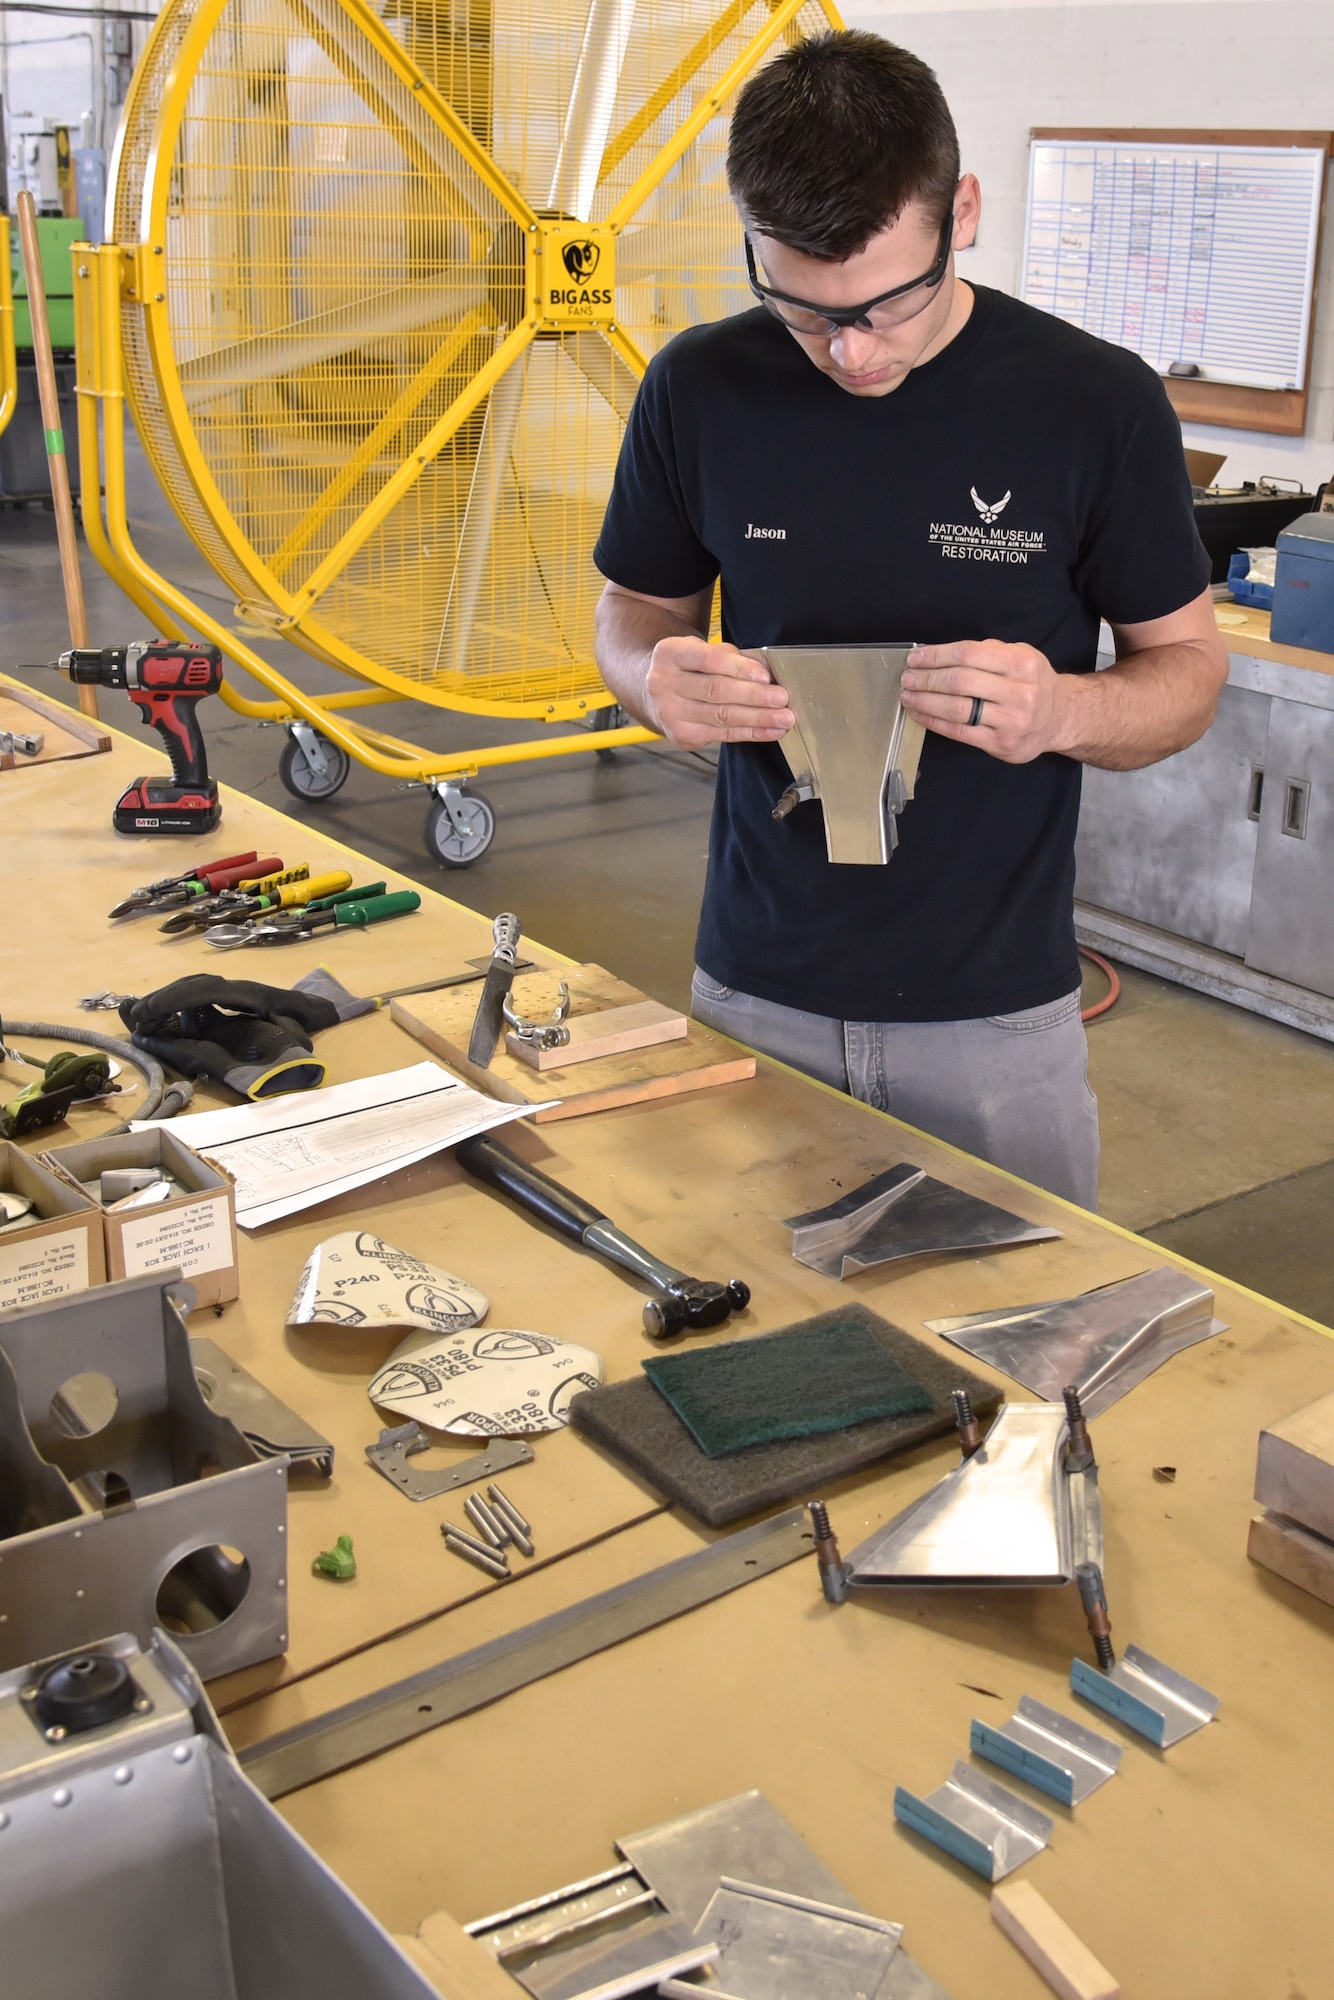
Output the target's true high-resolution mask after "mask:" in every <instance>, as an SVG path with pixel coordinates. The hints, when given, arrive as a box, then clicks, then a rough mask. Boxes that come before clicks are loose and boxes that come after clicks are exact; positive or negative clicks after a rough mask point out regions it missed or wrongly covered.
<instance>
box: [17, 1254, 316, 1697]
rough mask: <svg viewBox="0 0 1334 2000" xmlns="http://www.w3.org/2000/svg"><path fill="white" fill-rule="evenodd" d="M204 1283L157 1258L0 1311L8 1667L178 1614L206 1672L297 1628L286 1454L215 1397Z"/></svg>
mask: <svg viewBox="0 0 1334 2000" xmlns="http://www.w3.org/2000/svg"><path fill="white" fill-rule="evenodd" d="M191 1296H192V1295H191V1294H190V1293H189V1290H188V1287H184V1286H182V1285H181V1283H180V1280H179V1278H178V1276H177V1275H176V1274H175V1273H170V1274H168V1276H167V1277H166V1278H165V1279H164V1278H163V1277H162V1275H161V1274H160V1273H152V1274H150V1275H148V1276H145V1277H141V1278H127V1279H123V1280H121V1281H120V1282H119V1283H115V1284H109V1285H99V1286H97V1287H96V1288H95V1289H94V1290H93V1291H91V1292H80V1293H76V1294H75V1295H74V1296H73V1297H70V1298H65V1299H60V1300H58V1301H56V1302H55V1303H53V1304H50V1305H45V1306H29V1307H24V1308H21V1309H17V1310H14V1311H11V1312H6V1313H2V1314H0V1538H2V1539H0V1573H2V1574H3V1577H4V1600H5V1601H4V1617H3V1619H0V1670H3V1669H4V1668H7V1667H12V1666H16V1665H18V1664H20V1663H21V1662H23V1661H25V1660H32V1659H40V1658H43V1657H45V1656H47V1655H49V1654H52V1653H56V1652H65V1651H69V1650H72V1649H74V1648H76V1647H79V1646H83V1645H88V1644H91V1643H92V1642H93V1641H94V1640H97V1639H100V1638H102V1637H103V1635H104V1634H106V1633H107V1632H116V1631H125V1630H128V1631H130V1632H133V1634H134V1635H135V1638H136V1639H137V1640H138V1642H139V1644H140V1645H142V1646H147V1645H149V1644H150V1642H151V1640H152V1637H153V1633H154V1631H155V1630H156V1629H157V1628H158V1627H159V1626H161V1625H166V1624H169V1625H171V1627H172V1636H173V1638H174V1640H175V1642H176V1644H177V1645H178V1646H179V1647H180V1649H181V1651H182V1653H183V1654H184V1655H185V1656H186V1658H187V1659H188V1660H189V1662H190V1665H191V1666H192V1667H193V1669H194V1670H195V1672H196V1673H198V1674H199V1675H200V1676H201V1677H203V1678H204V1679H206V1680H207V1679H211V1678H212V1677H213V1676H214V1675H217V1674H225V1673H231V1672H233V1671H234V1670H235V1669H237V1668H238V1667H246V1666H252V1665H254V1664H255V1662H257V1661H259V1660H267V1659H271V1658H272V1657H273V1656H274V1654H275V1653H280V1652H281V1651H282V1650H283V1648H284V1646H285V1645H286V1644H287V1460H286V1458H285V1457H284V1458H280V1459H277V1460H276V1461H275V1460H268V1461H266V1460H265V1459H263V1458H262V1457H261V1456H260V1454H259V1453H258V1452H257V1451H256V1450H255V1448H254V1446H253V1445H252V1444H251V1443H250V1442H249V1440H248V1439H247V1438H246V1437H245V1436H244V1435H243V1434H242V1432H241V1431H240V1430H239V1429H238V1427H237V1426H236V1425H235V1424H234V1423H233V1422H232V1421H231V1420H230V1419H229V1418H227V1417H225V1416H223V1415H222V1414H220V1413H219V1412H218V1411H216V1410H213V1409H210V1407H209V1405H208V1403H207V1401H206V1400H205V1398H204V1395H203V1392H202V1390H201V1389H200V1386H199V1383H198V1380H197V1378H196V1376H195V1371H194V1367H193V1365H192V1359H191V1350H190V1340H189V1335H188V1334H187V1332H186V1327H185V1320H184V1317H183V1310H182V1306H183V1302H184V1301H185V1300H187V1299H188V1298H190V1297H191ZM93 1376H103V1377H105V1378H106V1382H105V1383H104V1384H103V1385H102V1390H103V1394H102V1396H101V1397H100V1398H93V1397H90V1396H89V1394H88V1393H87V1390H88V1389H89V1387H90V1385H89V1382H88V1378H89V1377H93ZM108 1384H109V1385H110V1388H109V1389H108V1387H107V1385H108ZM112 1392H114V1393H112ZM95 1405H96V1406H97V1409H96V1415H93V1414H92V1412H93V1410H94V1408H95ZM85 1412H88V1413H89V1414H87V1415H85V1414H84V1413H85ZM230 1549H234V1550H237V1551H239V1552H240V1555H241V1557H242V1558H243V1560H242V1562H241V1563H239V1564H237V1563H236V1562H234V1561H233V1559H232V1558H231V1557H230V1556H228V1554H227V1553H226V1552H227V1551H228V1550H230ZM169 1579H170V1580H169Z"/></svg>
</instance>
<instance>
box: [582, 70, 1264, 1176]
mask: <svg viewBox="0 0 1334 2000" xmlns="http://www.w3.org/2000/svg"><path fill="white" fill-rule="evenodd" d="M728 173H729V179H730V183H731V188H732V193H733V197H734V199H735V200H736V203H737V206H738V208H739V210H740V212H741V218H742V222H743V225H744V228H745V231H746V238H747V257H748V259H749V268H750V270H751V273H752V288H753V290H754V291H755V293H756V295H757V297H758V298H759V299H760V300H761V301H762V303H761V304H760V305H759V306H758V307H757V308H756V309H755V310H753V311H751V312H748V313H744V314H741V315H739V316H737V317H736V318H733V319H729V320H723V321H720V322H718V323H716V324H714V325H711V326H704V327H699V328H696V329H693V330H691V331H690V332H688V333H685V334H682V335H680V336H679V337H678V338H677V339H675V340H674V341H672V342H671V343H670V344H669V345H668V347H667V348H666V349H665V350H664V351H663V352H662V353H661V354H660V355H658V356H657V357H656V359H655V360H654V362H653V364H652V366H651V367H650V369H649V372H648V376H647V378H646V380H645V382H644V384H643V386H642V388H641V391H640V394H639V398H638V401H637V404H636V407H635V411H634V414H633V417H632V419H631V423H630V426H629V430H628V432H627V435H626V439H625V444H624V447H623V449H622V453H621V458H620V463H619V466H618V468H617V474H616V482H615V487H614V490H613V493H612V497H611V502H610V505H609V507H608V510H607V516H606V520H605V523H604V526H603V530H602V535H601V537H600V539H599V542H598V546H597V549H596V552H595V560H596V562H597V564H598V567H599V568H600V569H601V571H602V573H603V575H604V576H605V577H606V578H607V579H608V582H607V587H606V590H605V592H604V594H603V598H602V601H601V604H600V606H599V612H598V628H599V640H598V659H599V662H600V664H601V667H602V671H603V674H604V676H605V679H606V682H607V685H608V687H610V688H611V689H612V691H613V692H614V693H615V695H616V697H617V699H618V700H619V701H620V702H621V703H622V704H623V705H624V706H625V707H626V708H628V709H629V710H630V711H631V712H632V713H633V714H635V715H636V716H638V717H639V718H640V719H641V720H642V721H643V722H645V723H647V724H648V725H649V726H650V727H651V728H653V729H656V730H659V731H660V732H661V733H662V734H663V735H664V736H665V737H667V739H668V740H669V741H670V742H672V743H675V744H678V745H681V746H683V747H686V748H690V749H697V748H700V747H702V746H703V745H706V744H710V743H717V744H721V745H722V749H721V752H720V755H719V767H718V789H717V797H716V803H715V808H714V817H713V829H712V836H711V846H710V857H709V873H708V882H707V887H706V890H705V898H704V908H703V912H702V915H701V920H700V928H699V938H698V943H697V948H696V956H697V961H698V969H697V972H696V976H695V981H694V1011H695V1013H696V1015H697V1016H699V1018H701V1019H702V1020H704V1021H706V1022H708V1023H710V1024H711V1025H713V1026H716V1027H719V1028H721V1029H723V1030H724V1031H726V1032H728V1033H730V1034H733V1035H735V1036H737V1038H738V1039H740V1040H742V1041H745V1042H748V1043H750V1044H751V1045H752V1046H754V1047H757V1048H759V1049H762V1050H764V1051H766V1052H767V1053H769V1054H771V1055H774V1056H777V1057H779V1058H781V1059H782V1060H784V1061H786V1062H789V1063H792V1064H794V1065H795V1066H796V1067H798V1068H800V1069H803V1070H805V1071H807V1072H808V1073H809V1074H811V1075H813V1076H816V1077H819V1078H821V1079H822V1080H824V1081H825V1082H827V1083H830V1084H833V1085H834V1086H835V1087H837V1088H839V1089H843V1090H851V1091H852V1092H853V1094H854V1095H856V1096H857V1097H860V1098H862V1099H864V1100H865V1101H866V1102H868V1103H871V1104H875V1105H877V1106H878V1107H879V1108H880V1109H882V1110H885V1111H889V1112H892V1113H893V1114H894V1115H895V1116H896V1117H899V1118H902V1119H904V1120H906V1121H907V1122H908V1123H909V1124H912V1125H916V1126H919V1127H921V1128H922V1129H924V1130H926V1131H929V1132H932V1133H935V1134H936V1135H937V1136H938V1137H940V1138H943V1139H946V1140H949V1141H951V1142H953V1143H954V1144H956V1145H960V1146H962V1147H965V1148H966V1149H967V1150H968V1151H970V1152H973V1153H977V1154H980V1155H981V1156H982V1157H983V1158H985V1159H989V1160H991V1161H993V1162H994V1163H996V1164H997V1165H999V1166H1003V1167H1007V1168H1009V1169H1011V1170H1012V1171H1013V1172H1015V1173H1018V1174H1020V1175H1022V1176H1024V1177H1025V1178H1026V1179H1029V1180H1032V1181H1036V1182H1037V1183H1038V1184H1039V1185H1041V1186H1043V1187H1046V1188H1049V1189H1051V1190H1052V1191H1053V1192H1055V1193H1058V1194H1062V1195H1065V1196H1067V1197H1068V1198H1070V1199H1071V1200H1074V1201H1077V1202H1080V1203H1082V1204H1083V1205H1084V1206H1086V1207H1088V1208H1093V1207H1095V1206H1096V1203H1097V1158H1098V1129H1097V1105H1096V1102H1095V1100H1094V1098H1093V1095H1092V1093H1091V1091H1090V1090H1089V1087H1088V1080H1087V1058H1088V1050H1087V1044H1086V1041H1085V1037H1084V1030H1083V1024H1082V1022H1081V1020H1080V1003H1079V962H1078V957H1077V954H1076V948H1075V937H1074V918H1073V890H1074V836H1075V828H1076V823H1077V820H1078V814H1079V789H1080V765H1081V764H1085V763H1087V764H1095V765H1100V766H1102V767H1104V768H1106V769H1111V770H1132V769H1136V768H1138V767H1139V766H1141V765H1145V764H1151V763H1154V762H1155V761H1157V760H1158V759H1159V758H1162V757H1167V756H1170V755H1171V754H1172V752H1174V751H1176V750H1181V749H1183V748H1184V747H1185V746H1186V745H1187V744H1189V743H1192V742H1194V741H1195V739H1196V738H1197V737H1198V736H1200V735H1201V734H1202V733H1203V732H1204V730H1205V729H1206V728H1207V727H1208V725H1209V723H1210V721H1211V719H1212V717H1213V712H1214V707H1215V704H1216V702H1217V698H1218V692H1219V689H1220V688H1221V686H1222V684H1223V681H1224V679H1225V678H1226V673H1227V660H1226V654H1225V652H1224V649H1223V647H1222V644H1221V642H1220V640H1219V638H1218V635H1217V630H1216V627H1215V624H1214V618H1213V613H1212V607H1211V600H1210V595H1209V589H1208V578H1209V563H1208V559H1207V557H1206V556H1205V554H1204V551H1203V549H1202V547H1201V545H1200V541H1199V537H1198V535H1197V534H1196V532H1195V525H1194V518H1193V514H1192V510H1191V496H1190V487H1189V482H1188V479H1187V475H1186V471H1185V465H1184V460H1183V456H1182V450H1181V435H1180V429H1179V427H1178V424H1177V421H1176V418H1175V417H1174V415H1173V413H1172V410H1171V407H1170V405H1169V403H1168V401H1167V398H1166V395H1165V393H1164V391H1163V388H1162V385H1161V383H1160V382H1159V380H1158V379H1157V377H1156V376H1155V375H1154V374H1153V373H1152V372H1151V370H1150V369H1148V368H1147V367H1146V366H1145V365H1144V364H1143V363H1142V362H1141V361H1140V360H1138V358H1137V357H1135V356H1134V355H1132V354H1130V353H1128V352H1127V351H1125V350H1124V349H1121V348H1116V347H1112V346H1109V345H1107V344H1106V343H1104V342H1102V341H1099V340H1095V339H1093V338H1091V337H1090V336H1088V335H1086V334H1083V333H1081V332H1079V331H1078V330H1077V329H1075V328H1072V327H1069V326H1067V325H1065V324H1064V323H1063V322H1061V321H1059V320H1056V319H1053V318H1050V317H1049V316H1047V315H1046V314H1043V313H1039V312H1036V311H1034V310H1033V309H1031V308H1030V307H1027V306H1024V305H1021V304H1020V303H1018V302H1017V301H1016V300H1014V299H1011V298H1009V297H1007V296H1006V295H1004V294H1003V293H999V292H993V291H988V290H984V289H983V288H982V287H980V286H969V285H966V284H964V283H962V282H961V281H960V280H959V279H958V278H957V277H956V275H955V271H954V256H953V253H954V251H955V250H958V249H962V248H965V247H966V246H967V245H968V244H970V243H971V242H972V240H973V236H974V233H975V231H976V228H977V218H978V213H979V207H980V194H979V189H978V185H977V182H976V180H975V179H974V178H973V176H972V175H971V174H965V175H964V176H963V177H962V178H960V175H959V156H958V145H957V141H956V138H955V134H954V127H953V123H952V121H951V118H950V114H949V110H948V107H947V106H946V104H945V100H944V98H943V96H942V95H941V92H940V89H939V86H938V85H937V83H936V80H935V77H934V75H933V74H932V72H931V71H930V70H929V69H927V68H926V66H925V65H924V64H923V63H922V62H920V61H919V60H918V59H917V58H916V57H915V56H912V55H910V54H909V53H908V52H907V51H906V50H903V49H899V48H896V47H894V46H893V45H892V44H890V43H888V42H885V41H882V40H881V39H880V38H879V37H878V36H875V35H870V34H864V33H859V32H846V33H838V34H829V35H824V36H821V37H819V38H817V39H815V40H812V41H808V42H804V43H802V44H800V45H799V46H797V47H795V48H791V49H788V50H786V51H785V52H784V53H783V54H782V55H780V56H779V57H778V58H777V59H776V60H775V61H774V62H772V63H771V64H770V65H769V66H768V67H766V68H765V69H763V70H761V71H760V72H759V73H758V74H757V75H756V76H754V77H753V78H752V79H751V80H750V82H749V83H748V84H747V85H746V87H745V89H744V90H743V91H742V93H741V95H740V97H739V99H738V102H737V105H736V110H735V114H734V118H733V124H732V134H731V141H730V146H729V152H728ZM718 578H720V579H721V586H722V619H723V627H722V629H723V642H722V643H721V644H717V645H711V644H710V643H709V642H708V638H707V634H708V629H709V613H710V606H711V602H712V595H713V588H714V582H715V579H718ZM1100 617H1103V618H1106V619H1107V621H1108V622H1109V624H1110V625H1111V628H1112V632H1113V635H1114V637H1115V641H1116V655H1117V657H1116V663H1115V665H1114V666H1112V667H1110V668H1108V669H1107V670H1106V671H1105V672H1103V673H1099V674H1095V673H1094V672H1093V671H1092V670H1093V666H1094V659H1095V653H1096V643H1097V632H1098V622H1099V618H1100ZM878 641H879V642H895V641H899V642H904V641H913V642H919V643H918V645H917V650H916V651H915V652H914V654H913V655H912V657H911V660H910V663H909V666H910V671H909V672H908V673H907V674H906V675H905V677H904V690H905V692H904V705H905V707H906V708H908V709H909V711H910V712H911V713H912V714H913V715H914V716H916V717H917V718H918V719H919V720H920V721H921V722H922V723H923V724H924V725H925V728H926V729H927V731H928V732H929V734H928V736H927V738H926V741H925V744H924V747H923V752H922V758H921V765H920V770H919V775H918V780H917V786H916V795H915V797H914V799H913V801H912V802H911V803H910V804H909V805H908V806H907V807H906V808H905V810H904V811H903V813H902V814H901V815H900V817H899V820H898V828H899V842H900V844H899V847H898V849H897V851H896V852H895V854H894V857H893V859H892V860H891V862H890V863H889V865H888V866H887V867H884V868H876V867H848V866H842V867H840V866H834V865H831V864H830V863H829V862H828V860H827V859H826V856H825V846H824V835H823V826H822V816H821V810H820V807H819V806H818V804H815V803H810V804H805V805H800V806H798V807H797V808H796V810H795V811H794V812H793V813H792V814H791V815H790V816H789V817H788V818H786V819H784V820H781V821H778V820H775V819H774V818H773V817H772V808H773V805H774V802H775V800H776V799H777V797H778V796H779V794H780V793H781V792H782V791H783V789H784V788H785V786H786V785H787V783H788V782H789V779H790V773H789V771H788V769H787V765H786V762H785V760H784V758H783V755H782V752H781V750H780V749H779V747H778V746H779V742H780V740H781V738H782V737H783V735H784V734H785V733H786V732H787V730H788V729H790V728H791V727H792V724H793V720H794V718H793V715H792V711H791V710H790V709H789V708H788V706H787V696H786V693H785V691H784V690H783V688H781V687H778V686H775V685H773V684H772V683H771V681H770V679H769V676H768V675H767V673H766V672H765V670H764V669H763V667H761V666H760V665H759V664H758V663H757V662H756V661H754V660H751V659H748V658H746V657H745V656H744V655H743V653H742V652H741V651H739V650H738V648H741V647H756V646H761V645H776V644H782V643H788V644H807V645H813V644H837V643H844V644H867V643H874V642H878Z"/></svg>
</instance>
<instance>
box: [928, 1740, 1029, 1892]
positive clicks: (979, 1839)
mask: <svg viewBox="0 0 1334 2000" xmlns="http://www.w3.org/2000/svg"><path fill="white" fill-rule="evenodd" d="M894 1817H895V1819H896V1820H898V1821H900V1823H901V1824H902V1825H904V1826H906V1827H910V1828H911V1829H912V1831H913V1832H914V1833H920V1834H921V1836H922V1838H923V1839H924V1840H929V1841H931V1842H932V1843H933V1844H934V1845H935V1846H936V1847H939V1848H943V1850H944V1851H945V1853H946V1854H952V1855H953V1856H954V1859H955V1860H956V1861H962V1862H964V1863H965V1865H966V1866H967V1867H969V1868H973V1869H976V1871H977V1873H978V1874H979V1875H981V1876H983V1877H985V1879H986V1880H987V1881H988V1882H999V1881H1001V1880H1002V1878H1003V1877H1004V1876H1006V1875H1010V1874H1013V1872H1014V1870H1015V1869H1016V1868H1022V1866H1023V1864H1024V1863H1025V1861H1031V1860H1032V1859H1033V1856H1034V1855H1035V1854H1040V1853H1041V1852H1042V1850H1043V1848H1044V1847H1045V1846H1046V1845H1047V1842H1048V1841H1049V1840H1050V1839H1051V1836H1052V1821H1051V1820H1049V1819H1048V1817H1047V1815H1046V1813H1044V1812H1039V1811H1038V1809H1037V1807H1036V1806H1030V1805H1025V1803H1024V1801H1023V1800H1022V1799H1020V1798H1016V1797H1015V1795H1014V1793H1013V1792H1011V1791H1007V1790H1006V1788H1005V1786H1004V1785H998V1784H995V1783H994V1782H993V1780H992V1779H990V1778H984V1777H983V1776H982V1773H981V1772H980V1771H975V1770H974V1769H973V1768H972V1766H971V1765H970V1764H965V1763H964V1762H963V1761H962V1760H960V1762H959V1763H957V1764H956V1765H955V1766H954V1769H953V1771H952V1772H951V1773H950V1775H949V1777H948V1778H947V1779H946V1780H945V1782H944V1784H943V1785H938V1786H937V1787H936V1790H935V1791H934V1792H928V1793H927V1795H926V1797H925V1798H924V1799H919V1798H918V1797H917V1796H916V1794H915V1793H913V1792H910V1791H908V1790H906V1789H905V1787H904V1786H902V1785H896V1786H895V1788H894Z"/></svg>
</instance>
